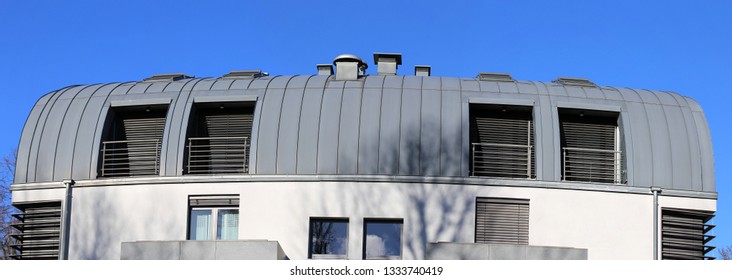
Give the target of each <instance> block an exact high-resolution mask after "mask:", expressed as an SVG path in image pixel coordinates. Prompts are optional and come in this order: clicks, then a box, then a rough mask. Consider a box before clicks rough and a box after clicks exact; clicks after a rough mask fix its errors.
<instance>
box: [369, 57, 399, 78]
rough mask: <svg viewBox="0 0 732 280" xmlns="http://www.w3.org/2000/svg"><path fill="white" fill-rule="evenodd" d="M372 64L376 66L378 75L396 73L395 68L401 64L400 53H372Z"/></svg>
mask: <svg viewBox="0 0 732 280" xmlns="http://www.w3.org/2000/svg"><path fill="white" fill-rule="evenodd" d="M374 64H376V66H378V68H377V72H378V75H379V76H383V75H396V72H397V68H399V65H402V54H400V53H374Z"/></svg>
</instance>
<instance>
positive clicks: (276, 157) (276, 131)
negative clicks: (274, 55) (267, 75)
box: [265, 75, 297, 174]
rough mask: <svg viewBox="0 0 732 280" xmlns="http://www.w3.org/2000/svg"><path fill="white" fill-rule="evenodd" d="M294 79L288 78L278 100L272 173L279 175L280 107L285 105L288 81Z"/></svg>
mask: <svg viewBox="0 0 732 280" xmlns="http://www.w3.org/2000/svg"><path fill="white" fill-rule="evenodd" d="M277 77H279V76H277ZM295 77H297V75H295V76H290V77H289V78H288V79H287V82H285V88H284V89H282V99H281V100H280V112H279V115H280V116H279V117H278V118H277V129H276V130H275V133H276V136H275V146H274V147H275V154H274V173H275V174H279V165H278V164H277V163H278V162H279V161H280V159H279V154H280V130H282V112H283V111H284V110H282V106H283V105H284V104H285V94H287V87H288V86H289V85H290V81H292V79H293V78H295ZM273 80H274V79H273ZM267 86H269V84H267ZM265 91H266V90H265ZM295 164H297V162H295Z"/></svg>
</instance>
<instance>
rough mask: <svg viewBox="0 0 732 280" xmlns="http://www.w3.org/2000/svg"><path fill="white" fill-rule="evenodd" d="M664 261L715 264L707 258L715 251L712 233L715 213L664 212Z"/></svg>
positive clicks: (687, 210)
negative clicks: (710, 221)
mask: <svg viewBox="0 0 732 280" xmlns="http://www.w3.org/2000/svg"><path fill="white" fill-rule="evenodd" d="M661 213H662V214H661V215H662V217H661V258H662V259H664V260H713V259H714V257H712V256H707V254H708V253H709V252H711V251H712V250H714V247H713V246H709V245H708V244H709V241H711V240H712V239H714V236H713V235H709V231H710V230H712V229H713V228H714V225H712V224H709V220H711V219H712V218H713V217H714V212H712V211H701V210H689V209H674V208H662V209H661Z"/></svg>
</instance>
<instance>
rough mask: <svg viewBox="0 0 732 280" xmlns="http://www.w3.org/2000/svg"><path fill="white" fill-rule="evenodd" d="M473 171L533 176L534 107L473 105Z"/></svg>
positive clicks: (519, 176)
mask: <svg viewBox="0 0 732 280" xmlns="http://www.w3.org/2000/svg"><path fill="white" fill-rule="evenodd" d="M471 114H472V116H471V135H470V136H471V154H472V156H471V159H472V167H471V168H472V169H471V170H472V175H473V176H481V177H503V178H534V176H535V165H534V162H535V161H534V157H535V156H534V154H535V152H534V151H535V149H534V147H533V143H534V133H533V131H534V123H533V121H532V119H531V111H523V112H522V111H519V112H509V113H505V112H502V111H500V110H492V109H485V108H481V107H479V106H476V107H473V108H471Z"/></svg>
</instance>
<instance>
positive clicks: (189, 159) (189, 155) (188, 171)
mask: <svg viewBox="0 0 732 280" xmlns="http://www.w3.org/2000/svg"><path fill="white" fill-rule="evenodd" d="M192 149H193V139H191V138H188V162H187V163H186V169H187V170H186V173H187V174H191V155H192V154H193V153H192V152H191V150H192Z"/></svg>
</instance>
